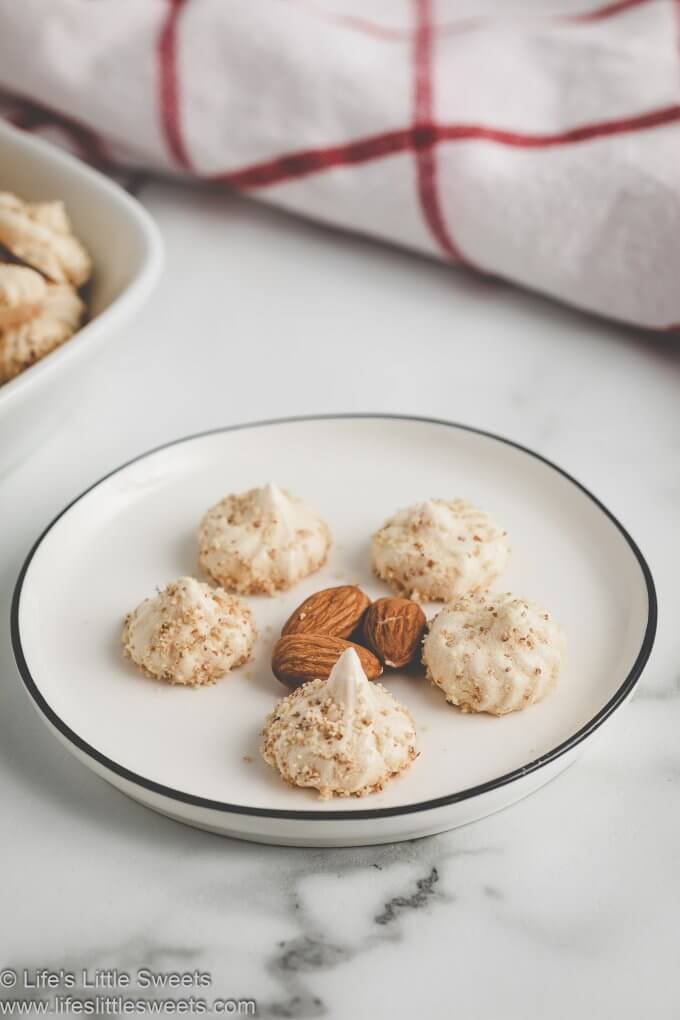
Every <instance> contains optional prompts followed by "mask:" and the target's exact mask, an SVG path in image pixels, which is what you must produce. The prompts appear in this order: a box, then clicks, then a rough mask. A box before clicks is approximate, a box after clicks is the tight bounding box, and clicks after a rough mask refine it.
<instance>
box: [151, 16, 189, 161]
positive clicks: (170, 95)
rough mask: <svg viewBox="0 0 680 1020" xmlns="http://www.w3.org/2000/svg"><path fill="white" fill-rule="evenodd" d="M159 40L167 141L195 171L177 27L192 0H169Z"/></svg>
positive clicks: (160, 87)
mask: <svg viewBox="0 0 680 1020" xmlns="http://www.w3.org/2000/svg"><path fill="white" fill-rule="evenodd" d="M167 3H168V10H167V13H166V14H165V16H164V18H163V23H162V24H161V29H160V32H159V33H158V39H157V43H156V47H157V55H158V110H159V116H160V122H161V128H162V131H163V137H164V138H165V144H166V145H167V147H168V150H169V152H170V154H171V156H172V157H173V159H174V160H175V162H176V163H178V164H179V165H180V166H181V167H182V168H183V169H184V170H188V171H189V172H192V171H193V164H192V162H191V158H190V157H189V153H188V151H187V147H186V143H185V141H184V136H183V134H182V121H181V98H180V89H179V75H178V72H177V28H178V23H179V18H180V15H181V14H182V11H183V10H184V9H185V7H186V6H187V3H188V0H167Z"/></svg>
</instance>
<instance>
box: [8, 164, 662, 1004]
mask: <svg viewBox="0 0 680 1020" xmlns="http://www.w3.org/2000/svg"><path fill="white" fill-rule="evenodd" d="M140 197H141V200H142V201H143V202H144V204H145V205H146V206H147V207H148V209H149V210H150V211H151V213H152V214H153V215H154V216H155V217H156V219H157V221H158V223H159V224H160V227H161V230H162V232H163V235H164V238H165V242H166V245H167V266H166V271H165V274H164V277H163V280H162V283H161V285H160V287H159V289H158V290H157V292H156V293H155V295H154V297H153V299H152V301H151V303H150V304H149V306H148V307H147V308H146V309H145V311H144V312H143V313H142V315H141V316H140V317H139V319H138V320H137V321H136V323H135V324H134V325H133V327H131V328H129V329H127V330H126V331H125V332H124V334H122V335H121V336H120V337H119V338H118V339H117V341H116V343H115V344H113V345H112V347H111V348H110V349H109V352H108V353H107V362H106V364H105V365H104V366H103V368H102V373H101V376H100V379H99V386H98V387H97V389H96V392H93V393H92V394H91V396H90V397H89V398H88V399H87V401H86V402H85V403H83V404H82V405H81V406H79V407H78V408H76V409H74V411H73V413H72V415H71V417H70V419H69V420H68V421H67V422H66V423H64V425H63V426H62V427H61V428H60V429H59V430H58V431H57V432H55V433H54V435H53V436H52V438H51V439H50V441H49V442H48V443H47V444H46V445H44V446H43V447H42V448H41V449H40V450H39V451H38V452H37V453H35V454H34V455H33V456H32V457H31V458H30V459H29V460H28V461H27V462H26V463H24V464H23V465H21V466H20V467H19V468H17V469H15V470H14V471H13V472H12V473H11V474H10V475H8V476H7V477H5V478H3V479H1V480H0V507H1V512H0V519H1V520H2V531H3V540H2V543H0V575H1V578H2V583H1V584H0V592H1V594H0V599H1V600H2V606H1V610H0V612H1V615H2V621H3V622H2V627H3V630H2V638H1V640H0V664H1V667H2V683H1V685H0V804H1V805H2V825H1V826H0V832H1V835H0V861H1V863H2V871H1V875H2V879H3V881H2V891H1V892H0V918H2V921H3V923H2V924H0V968H2V967H13V968H29V969H31V968H32V969H35V968H40V967H42V968H47V969H48V970H51V971H58V970H59V968H64V969H65V970H66V971H76V972H81V971H82V969H83V968H86V969H88V970H89V971H93V970H96V969H97V968H100V969H106V968H118V969H121V970H123V971H135V970H137V969H138V968H140V967H148V968H151V969H153V970H154V971H158V972H161V971H162V972H166V971H193V970H195V969H198V970H200V971H202V972H208V973H210V974H211V975H212V985H211V989H210V995H211V996H223V997H224V998H250V999H255V1000H257V1003H258V1013H257V1015H259V1016H263V1017H333V1018H335V1017H337V1018H341V1020H344V1018H347V1017H350V1016H353V1017H356V1018H359V1020H362V1018H364V1017H366V1018H368V1017H377V1016H380V1017H383V1016H385V1017H387V1016H392V1017H411V1016H432V1017H445V1016H447V1017H448V1016H459V1017H461V1018H464V1020H497V1018H499V1017H501V1016H502V1017H503V1018H504V1020H514V1018H517V1020H534V1018H536V1020H545V1018H550V1020H555V1018H562V1017H565V1018H566V1017H570V1018H571V1017H579V1016H580V1017H587V1018H588V1020H590V1018H593V1017H597V1018H604V1017H613V1016H616V1017H617V1018H618V1020H626V1018H631V1020H633V1018H634V1020H639V1018H640V1017H642V1016H644V1017H646V1018H666V1017H668V1018H671V1017H677V1016H678V1015H679V1014H680V991H679V990H678V982H677V979H676V978H675V977H674V974H675V971H676V968H677V954H678V924H677V908H678V902H679V901H680V868H679V867H678V860H679V859H680V819H679V815H678V786H679V785H680V752H679V750H678V747H679V746H680V745H679V742H678V733H679V732H680V655H679V651H680V649H679V645H680V629H679V628H678V626H677V624H676V623H675V622H674V621H675V620H676V618H677V616H678V615H680V594H679V593H678V584H677V570H678V562H677V561H678V540H677V537H676V536H677V528H678V523H677V522H678V514H679V511H680V482H679V478H680V475H679V474H678V458H679V457H680V431H679V429H678V404H679V398H680V346H679V345H678V344H677V342H675V341H673V340H670V339H667V338H664V339H656V338H653V337H651V338H650V337H648V336H644V335H640V334H636V333H635V332H631V331H627V330H624V329H620V328H617V327H614V326H610V325H606V324H601V323H598V322H596V321H594V320H592V319H590V318H586V317H584V316H581V315H580V314H578V313H576V312H571V311H569V310H567V309H563V308H560V307H557V306H555V305H553V304H551V303H549V302H546V301H543V300H541V299H539V298H535V297H531V296H529V295H525V294H521V293H517V292H516V291H514V290H512V289H510V288H508V287H505V286H504V285H502V284H500V283H496V282H490V281H482V280H478V279H475V278H472V277H470V276H467V275H465V274H461V273H458V272H456V271H454V270H451V269H448V268H446V267H444V266H440V265H438V264H434V263H429V262H427V261H426V260H423V259H418V258H415V257H412V256H410V255H408V254H405V253H403V252H398V251H393V250H389V249H387V248H384V247H381V246H379V245H375V244H373V243H371V242H369V241H363V240H360V239H356V238H352V237H349V236H346V235H343V234H338V233H331V232H328V231H326V230H324V229H323V228H320V227H316V226H314V225H310V224H306V223H303V222H300V221H296V220H292V219H289V218H287V217H285V216H283V215H281V214H279V213H276V212H273V211H271V210H269V209H267V208H266V207H264V206H258V205H254V204H251V203H249V202H247V201H241V200H237V199H235V198H233V197H228V196H225V195H223V194H220V193H218V192H210V191H198V190H195V189H191V188H188V187H184V186H181V185H175V184H170V183H154V182H151V181H144V182H142V187H141V191H140ZM352 410H364V411H392V412H404V413H411V414H423V415H432V416H439V417H443V418H451V419H454V420H457V421H461V422H465V423H469V424H472V425H476V426H479V427H482V428H485V429H490V430H492V431H496V432H499V433H502V434H504V435H506V436H508V437H510V438H512V439H514V440H517V441H519V442H521V443H524V444H527V445H528V446H531V447H533V448H535V449H536V450H538V451H539V452H541V453H543V454H545V455H546V456H548V457H549V458H551V459H553V460H555V461H556V462H557V463H559V464H560V465H561V466H563V467H564V468H566V469H567V470H568V471H569V472H571V473H573V474H574V475H575V476H576V477H577V478H579V479H580V480H581V481H583V482H584V483H585V484H586V485H587V486H588V487H589V488H591V489H592V490H593V491H594V492H595V493H596V494H597V495H599V496H600V498H601V499H602V500H603V501H604V502H605V503H606V504H607V505H608V506H610V507H611V509H612V510H613V511H614V513H615V514H616V515H617V516H619V518H620V519H621V520H622V522H623V523H624V525H625V526H626V527H628V528H629V530H630V531H631V532H632V534H633V536H634V537H635V538H636V539H637V540H638V542H639V543H640V545H641V547H642V549H643V552H644V553H645V554H646V556H647V557H648V560H649V563H650V566H651V568H652V571H653V573H654V576H655V580H656V583H657V588H658V595H659V604H660V628H659V633H658V638H657V644H656V648H655V651H654V653H653V656H652V659H651V660H650V663H649V665H648V668H647V670H646V672H645V674H644V677H643V679H642V681H641V684H640V687H639V689H638V692H637V694H636V696H635V698H634V700H633V702H632V703H631V704H630V705H629V706H628V707H627V708H625V709H624V710H623V711H621V712H620V713H618V714H617V717H616V718H615V719H614V720H613V721H612V723H611V725H610V726H607V727H605V729H604V730H603V731H602V734H601V737H600V739H599V741H597V742H596V743H595V744H594V745H593V747H592V749H589V750H588V751H587V752H586V753H585V755H584V757H583V758H581V759H580V760H579V761H578V762H577V764H576V765H574V766H573V767H572V768H570V769H569V770H568V771H567V772H566V773H564V774H563V775H561V776H560V777H559V778H558V779H557V780H555V781H554V782H552V783H550V784H549V785H548V786H546V787H544V788H543V789H541V790H540V791H539V792H538V793H536V794H534V795H533V796H531V797H530V798H528V799H526V800H524V801H523V802H521V803H519V804H517V805H515V806H514V807H512V808H509V809H508V810H506V811H503V812H501V813H499V814H497V815H494V816H492V817H490V818H487V819H485V820H483V821H480V822H476V823H474V824H472V825H469V826H467V827H465V828H462V829H458V830H456V831H453V832H450V833H447V834H444V835H441V836H437V837H432V838H429V839H424V840H420V841H416V842H411V843H403V844H398V845H394V846H379V847H375V848H358V849H343V850H299V849H281V848H276V847H265V846H257V845H254V844H247V843H239V842H234V841H229V840H226V839H221V838H219V837H217V836H213V835H209V834H207V833H203V832H200V831H195V830H192V829H189V828H185V827H183V826H181V825H179V824H176V823H174V822H172V821H169V820H168V819H166V818H163V817H160V816H158V815H155V814H153V813H151V812H150V811H147V810H145V809H144V808H142V807H141V806H139V805H137V804H135V803H133V802H132V801H129V800H127V799H126V798H125V797H124V796H122V795H121V794H120V793H118V792H116V791H115V790H114V789H112V788H111V787H109V786H108V785H107V784H106V783H105V782H103V781H101V780H99V779H98V778H96V777H95V776H94V775H93V774H92V773H90V772H88V771H87V770H86V769H85V768H83V767H82V766H81V765H80V764H78V762H76V761H75V759H73V758H72V757H71V756H70V755H69V754H68V753H67V752H66V751H65V750H63V749H62V748H61V747H60V746H59V745H58V744H57V742H56V741H55V740H54V739H52V737H51V736H50V735H49V734H48V732H47V731H46V729H45V728H44V726H43V724H42V722H41V721H40V720H39V719H38V717H37V715H36V714H35V713H34V712H33V710H32V708H31V706H30V704H29V702H28V700H27V698H26V697H25V695H24V693H23V691H22V689H21V687H20V683H19V678H18V674H17V671H16V669H15V666H14V662H13V658H12V654H11V650H10V645H9V626H8V615H9V602H10V597H11V591H12V588H13V585H14V580H15V577H16V575H17V573H18V570H19V566H20V564H21V562H22V560H23V558H24V556H25V554H26V552H27V550H28V548H29V546H30V544H31V543H32V541H33V540H34V538H35V537H36V535H37V533H38V532H39V531H40V530H41V528H42V527H43V526H44V524H45V523H46V522H47V521H48V520H49V519H50V518H51V517H52V516H53V515H54V514H55V513H56V512H57V511H58V510H59V509H60V508H61V507H62V506H63V505H64V504H65V503H66V502H67V501H68V500H69V499H71V498H72V496H74V495H75V494H76V493H78V492H79V491H80V490H82V489H83V488H84V487H85V486H87V485H88V484H90V483H91V482H92V481H94V480H95V479H96V478H98V477H99V476H101V475H102V474H103V473H105V472H106V471H108V470H110V469H111V468H113V467H115V466H116V465H117V464H118V463H120V462H122V461H124V460H126V459H127V458H129V457H132V456H134V455H135V454H137V453H139V452H140V451H143V450H144V449H146V448H149V447H152V446H154V445H155V444H158V443H162V442H164V441H166V440H168V439H170V438H174V437H177V436H181V435H183V434H186V433H190V432H194V431H198V430H201V429H206V428H210V427H213V426H219V425H223V424H229V423H233V422H239V421H245V420H253V419H260V418H268V417H276V416H282V415H288V414H304V413H314V412H323V411H352ZM5 441H11V440H10V439H8V438H7V437H5ZM0 977H1V975H0ZM3 996H4V997H5V998H7V997H8V996H10V992H8V991H4V992H2V991H1V990H0V999H2V998H3ZM17 996H18V993H17ZM17 996H15V997H17ZM24 997H30V995H29V994H28V993H24Z"/></svg>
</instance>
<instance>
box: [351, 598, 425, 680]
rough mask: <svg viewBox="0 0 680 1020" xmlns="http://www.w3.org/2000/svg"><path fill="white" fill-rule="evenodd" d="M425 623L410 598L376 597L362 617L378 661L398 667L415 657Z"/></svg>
mask: <svg viewBox="0 0 680 1020" xmlns="http://www.w3.org/2000/svg"><path fill="white" fill-rule="evenodd" d="M426 623H427V620H426V619H425V613H424V612H423V611H422V609H421V608H420V606H419V605H418V604H417V603H416V602H412V601H411V599H398V598H384V599H377V600H376V601H375V602H374V603H373V604H372V605H371V606H370V608H369V609H368V612H367V613H366V616H365V618H364V637H365V639H366V643H367V645H368V646H369V648H372V649H373V651H374V652H375V653H376V655H377V656H378V658H379V659H380V661H381V662H384V663H385V665H386V666H392V667H393V668H394V669H400V668H401V667H402V666H407V665H408V664H409V662H412V660H413V659H414V658H415V657H416V655H417V653H418V649H419V647H420V642H421V639H422V636H423V631H424V630H425V625H426Z"/></svg>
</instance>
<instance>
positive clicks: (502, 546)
mask: <svg viewBox="0 0 680 1020" xmlns="http://www.w3.org/2000/svg"><path fill="white" fill-rule="evenodd" d="M372 558H373V570H374V571H375V573H376V574H377V575H378V577H380V578H381V579H382V580H383V581H386V582H387V583H388V584H389V585H390V587H391V588H392V589H393V590H394V591H396V592H397V593H398V594H400V595H406V596H407V597H409V598H414V599H422V600H424V601H429V602H436V601H444V602H448V601H450V600H451V599H454V598H456V597H457V596H458V595H463V594H465V592H468V591H478V590H479V589H481V588H488V586H489V585H490V584H491V582H492V581H493V580H494V578H496V577H497V576H498V574H500V573H501V571H502V570H503V569H504V568H505V566H506V565H507V563H508V560H509V558H510V546H509V544H508V540H507V533H506V532H505V531H503V530H502V529H501V528H499V527H498V525H497V524H496V523H495V522H494V521H493V520H492V519H491V517H489V515H488V514H487V513H485V512H484V511H483V510H478V509H477V507H474V506H472V504H471V503H467V502H466V501H465V500H463V499H455V500H445V499H428V500H427V502H425V503H418V504H416V505H415V506H411V507H407V508H406V509H405V510H400V511H398V513H396V514H394V516H393V517H390V518H389V520H387V521H385V524H384V525H383V526H382V528H381V529H380V531H378V532H377V533H376V534H375V535H374V536H373V547H372Z"/></svg>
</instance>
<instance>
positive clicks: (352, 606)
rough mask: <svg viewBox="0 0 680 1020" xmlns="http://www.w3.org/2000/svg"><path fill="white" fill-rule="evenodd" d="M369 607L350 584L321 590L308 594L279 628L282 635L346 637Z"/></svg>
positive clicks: (366, 599)
mask: <svg viewBox="0 0 680 1020" xmlns="http://www.w3.org/2000/svg"><path fill="white" fill-rule="evenodd" d="M370 604H371V600H370V599H369V597H368V595H364V593H363V592H362V590H361V588H357V587H356V585H353V584H342V585H340V586H339V587H337V588H324V589H323V591H317V592H316V593H315V594H314V595H310V596H309V598H308V599H305V601H304V602H303V603H302V605H301V606H298V607H297V609H296V610H295V612H294V613H293V614H292V615H291V616H290V617H289V618H288V619H287V620H286V622H285V624H284V625H283V630H282V631H281V633H282V634H331V635H333V637H341V638H347V637H349V636H350V634H351V633H352V631H353V630H354V629H355V628H356V627H357V625H358V624H359V623H360V621H361V617H362V616H363V615H364V613H365V612H366V610H367V609H368V607H369V606H370Z"/></svg>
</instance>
